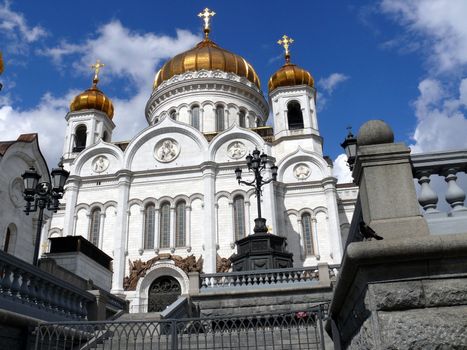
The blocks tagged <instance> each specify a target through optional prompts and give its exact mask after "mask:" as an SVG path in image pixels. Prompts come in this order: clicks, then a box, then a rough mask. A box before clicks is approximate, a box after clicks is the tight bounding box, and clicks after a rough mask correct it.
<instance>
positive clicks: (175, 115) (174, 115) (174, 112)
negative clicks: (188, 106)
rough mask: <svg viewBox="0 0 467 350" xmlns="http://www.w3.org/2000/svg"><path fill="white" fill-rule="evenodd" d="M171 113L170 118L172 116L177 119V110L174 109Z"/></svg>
mask: <svg viewBox="0 0 467 350" xmlns="http://www.w3.org/2000/svg"><path fill="white" fill-rule="evenodd" d="M169 115H170V118H172V119H173V120H175V119H177V111H175V109H172V110H171V111H170V113H169Z"/></svg>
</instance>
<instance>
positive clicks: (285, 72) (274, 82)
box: [268, 62, 315, 92]
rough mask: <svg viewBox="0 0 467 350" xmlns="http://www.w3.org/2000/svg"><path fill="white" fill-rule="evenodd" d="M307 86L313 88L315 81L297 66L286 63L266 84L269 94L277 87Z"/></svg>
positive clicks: (308, 73)
mask: <svg viewBox="0 0 467 350" xmlns="http://www.w3.org/2000/svg"><path fill="white" fill-rule="evenodd" d="M294 85H308V86H310V87H314V85H315V81H314V80H313V77H312V76H311V74H310V72H308V71H306V70H305V69H303V68H300V67H299V66H297V65H295V64H292V63H290V62H287V63H286V64H284V65H283V66H282V67H281V68H280V69H279V70H278V71H277V72H276V73H274V74H273V75H272V76H271V78H269V82H268V90H269V92H271V91H273V90H274V89H276V88H278V87H279V86H294Z"/></svg>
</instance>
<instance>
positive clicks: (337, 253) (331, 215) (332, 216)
mask: <svg viewBox="0 0 467 350" xmlns="http://www.w3.org/2000/svg"><path fill="white" fill-rule="evenodd" d="M321 183H322V185H323V187H324V194H325V195H326V204H327V208H328V230H329V237H330V243H331V253H332V258H333V261H334V262H335V263H340V262H341V259H342V236H341V229H340V225H339V212H338V209H337V191H336V183H337V180H336V178H334V177H326V178H324V179H323V180H322V182H321Z"/></svg>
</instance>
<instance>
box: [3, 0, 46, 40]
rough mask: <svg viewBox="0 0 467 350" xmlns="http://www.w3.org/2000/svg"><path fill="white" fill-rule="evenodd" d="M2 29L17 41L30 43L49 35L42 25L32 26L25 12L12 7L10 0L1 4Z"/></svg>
mask: <svg viewBox="0 0 467 350" xmlns="http://www.w3.org/2000/svg"><path fill="white" fill-rule="evenodd" d="M0 30H1V31H2V32H3V34H6V35H7V36H9V37H10V38H12V39H15V41H19V40H26V42H28V43H32V42H34V41H37V40H39V39H40V38H42V37H44V36H46V35H47V32H46V31H45V29H44V28H42V27H41V26H33V27H30V26H29V25H28V24H27V22H26V19H25V18H24V16H23V14H21V13H18V12H14V11H13V10H12V9H11V8H10V1H5V2H4V3H3V4H0ZM18 43H19V42H18Z"/></svg>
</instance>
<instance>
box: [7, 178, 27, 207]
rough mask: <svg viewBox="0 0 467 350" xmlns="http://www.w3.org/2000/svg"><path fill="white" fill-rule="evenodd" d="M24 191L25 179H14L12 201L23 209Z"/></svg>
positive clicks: (11, 187) (11, 186)
mask: <svg viewBox="0 0 467 350" xmlns="http://www.w3.org/2000/svg"><path fill="white" fill-rule="evenodd" d="M23 191H24V183H23V179H21V178H16V179H14V180H13V181H12V183H11V185H10V199H11V201H12V202H13V204H14V205H15V206H16V207H21V206H23V205H24V198H23Z"/></svg>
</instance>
